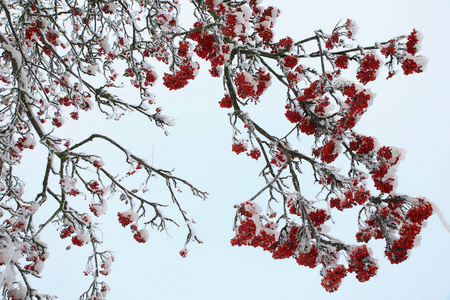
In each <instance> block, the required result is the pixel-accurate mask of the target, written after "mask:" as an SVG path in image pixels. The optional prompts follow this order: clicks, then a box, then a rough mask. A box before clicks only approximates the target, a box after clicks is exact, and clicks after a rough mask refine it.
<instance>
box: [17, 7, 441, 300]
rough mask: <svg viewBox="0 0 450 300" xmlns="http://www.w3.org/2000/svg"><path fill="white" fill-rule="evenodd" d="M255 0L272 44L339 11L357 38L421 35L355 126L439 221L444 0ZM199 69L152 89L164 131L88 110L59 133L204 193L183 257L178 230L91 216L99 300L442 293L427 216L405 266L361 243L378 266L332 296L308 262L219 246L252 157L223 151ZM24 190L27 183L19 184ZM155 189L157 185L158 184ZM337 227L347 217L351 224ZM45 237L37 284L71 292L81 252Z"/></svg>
mask: <svg viewBox="0 0 450 300" xmlns="http://www.w3.org/2000/svg"><path fill="white" fill-rule="evenodd" d="M181 2H182V5H184V6H187V5H189V4H188V3H185V1H181ZM362 3H367V4H362ZM263 5H265V6H269V5H275V6H277V7H278V8H280V9H281V11H282V13H281V16H280V17H279V19H278V22H277V26H276V29H275V30H276V34H277V35H276V38H275V39H279V38H282V37H284V36H286V35H289V36H291V37H292V38H293V39H294V40H300V39H302V38H305V37H309V36H311V34H312V33H313V31H314V30H316V29H323V30H324V31H325V32H329V31H331V30H332V28H333V27H334V25H335V24H336V23H337V22H338V21H339V20H346V19H347V18H351V19H353V20H354V21H355V22H356V23H357V24H358V25H359V32H358V35H357V39H358V42H359V43H360V44H361V45H372V44H373V43H374V42H383V41H386V40H388V39H390V38H392V37H395V36H398V35H401V34H409V33H410V32H411V30H412V29H413V28H416V29H418V30H420V31H421V32H422V34H423V36H424V39H423V41H422V50H421V52H420V54H422V55H424V56H426V57H428V58H429V62H428V66H427V69H426V71H425V72H424V73H422V74H418V75H417V74H416V75H411V76H408V77H406V76H403V75H398V76H395V77H394V78H392V79H390V80H388V81H385V80H379V81H380V82H373V83H369V84H368V85H367V87H368V88H370V89H371V90H372V92H373V93H376V98H375V100H374V103H373V105H372V106H371V107H370V108H369V111H368V112H367V113H366V115H365V116H364V117H363V118H362V119H361V121H360V123H359V124H358V125H357V127H356V131H357V132H359V133H362V134H365V135H371V136H375V137H377V138H378V141H379V142H380V144H382V145H390V146H396V147H399V148H403V149H406V151H407V155H406V158H405V159H404V160H403V162H402V163H401V165H400V166H399V168H398V173H397V174H398V179H399V185H398V187H397V192H398V193H401V194H407V195H410V196H425V197H427V198H428V199H429V200H430V201H432V202H434V203H435V204H436V205H437V206H438V207H439V209H440V210H441V212H442V214H443V215H444V216H445V217H446V218H447V220H450V204H449V203H450V201H449V196H448V186H449V184H448V179H449V178H450V163H449V160H448V156H449V155H448V154H449V146H450V135H449V133H448V129H449V128H450V118H449V117H448V111H449V108H450V104H449V103H450V96H449V95H448V85H449V83H450V81H449V76H448V71H449V69H450V68H449V67H450V65H449V60H448V54H447V53H446V51H448V50H449V49H450V42H449V39H448V34H449V33H448V31H449V29H450V19H449V18H448V14H449V12H450V1H449V0H433V1H425V0H423V1H417V0H416V1H403V0H394V1H392V0H378V1H360V0H359V1H357V0H355V1H350V0H342V1H335V0H322V1H320V3H319V2H314V1H294V0H278V1H274V0H273V1H270V0H265V1H264V2H263ZM188 27H189V26H188ZM161 74H162V73H161ZM208 74H209V73H208V72H207V68H205V67H204V68H202V69H201V70H200V74H199V76H198V78H197V79H196V80H195V81H194V82H192V83H190V84H189V85H188V86H187V87H186V88H185V89H183V90H181V91H179V92H169V91H167V90H166V89H164V88H161V87H156V88H155V94H156V95H157V103H158V105H159V106H162V107H163V109H164V113H165V114H167V115H172V116H174V117H175V118H176V119H177V125H176V126H174V127H172V128H169V131H170V134H169V136H168V137H166V136H165V135H164V134H163V132H162V131H161V130H160V129H158V128H155V127H154V126H153V125H152V124H149V123H147V122H146V121H145V120H144V119H139V118H136V117H134V116H125V117H124V118H123V120H122V121H121V122H119V123H118V122H114V121H103V120H100V119H96V120H89V113H88V114H82V115H81V116H80V121H79V123H77V124H76V126H73V127H71V128H70V131H71V134H73V135H74V136H79V137H86V136H87V135H88V133H89V132H90V131H97V132H101V133H105V134H108V135H110V136H111V137H113V136H114V137H115V138H116V140H119V141H121V142H122V143H124V144H125V145H126V146H127V148H128V149H130V150H133V151H135V152H136V154H138V155H140V156H142V157H144V158H146V159H147V161H149V162H151V161H152V162H153V164H154V165H155V166H156V167H161V168H166V169H171V168H176V170H175V171H176V174H177V175H178V176H180V177H183V178H187V179H189V180H190V181H191V182H192V183H193V184H195V185H196V186H197V187H199V188H200V189H203V190H206V191H208V192H209V193H210V196H209V199H208V200H207V201H206V202H202V201H201V200H199V199H195V198H192V197H188V194H189V191H188V190H186V191H185V192H184V194H186V195H183V196H185V197H184V198H183V204H184V205H185V207H186V208H187V210H188V213H189V214H190V216H192V217H194V218H195V220H196V221H197V223H198V224H197V232H198V234H199V236H200V237H201V238H202V239H203V240H204V244H203V245H199V246H197V245H191V246H190V247H189V248H190V252H189V254H188V256H187V257H186V258H184V259H183V258H181V257H180V256H179V255H178V251H180V250H181V248H182V247H183V244H184V238H185V237H184V234H185V230H184V229H185V228H176V227H172V228H171V230H170V234H171V238H170V237H167V235H165V234H164V233H158V232H150V239H149V241H148V242H147V243H146V244H144V245H142V244H138V243H136V242H135V241H134V240H133V238H132V235H131V234H130V231H129V229H123V228H122V227H121V226H120V225H119V224H118V222H117V221H116V213H117V211H122V210H124V207H121V206H120V205H114V204H111V205H110V209H109V214H108V215H107V216H105V217H102V218H101V219H100V220H99V222H101V223H104V224H105V229H104V238H105V247H104V248H105V249H111V250H114V251H115V253H116V261H115V263H114V264H113V266H112V272H111V274H110V275H109V276H108V277H106V278H105V281H106V282H107V283H108V284H109V285H110V286H111V288H112V289H111V293H110V296H109V297H108V298H109V299H157V298H159V299H215V300H230V299H245V298H248V299H275V298H277V299H400V300H401V299H408V300H414V299H417V300H419V299H436V300H441V299H447V300H448V299H450V284H449V283H450V275H449V270H450V257H449V253H450V250H449V249H450V234H449V233H448V232H447V231H446V230H445V228H444V227H443V225H442V224H441V223H440V222H439V219H438V218H437V217H436V215H433V216H432V217H430V219H429V221H428V224H427V227H426V228H425V229H424V230H423V231H422V241H421V245H420V246H419V247H418V248H415V249H413V251H412V254H411V257H410V258H409V259H408V260H407V261H406V262H403V263H401V264H400V265H391V264H390V263H389V262H388V261H387V260H386V259H385V258H384V256H383V245H382V244H381V243H378V244H377V243H373V244H372V246H373V251H374V256H375V257H376V258H378V263H379V265H380V269H379V270H378V275H377V276H376V277H374V278H372V279H371V280H369V281H368V282H366V283H359V282H358V281H357V280H356V279H355V278H354V276H353V274H349V275H348V276H347V277H346V278H344V280H343V283H342V285H341V287H340V289H339V290H338V291H337V292H335V293H333V294H329V293H327V292H325V291H324V289H323V288H322V287H321V285H320V280H321V277H320V275H319V267H318V268H316V269H314V270H311V269H308V268H305V267H300V266H298V265H297V263H296V262H295V261H294V260H293V259H289V260H277V261H275V260H273V259H272V258H271V255H270V254H269V253H266V252H263V251H262V250H261V249H255V248H250V247H241V248H238V247H231V245H230V242H229V240H230V238H232V237H233V232H232V224H233V218H234V213H235V211H234V209H233V205H235V204H236V203H241V202H243V201H246V200H248V198H250V197H251V196H252V195H253V194H254V193H256V192H257V191H258V190H259V189H260V188H261V187H262V186H263V184H264V183H263V180H262V179H261V178H259V177H258V173H259V171H260V168H261V167H262V165H261V163H262V162H260V163H258V162H256V161H254V160H251V159H249V158H247V157H246V156H245V157H244V155H243V154H242V155H240V156H236V154H235V153H233V152H231V137H232V131H231V128H230V126H229V122H228V116H227V113H228V111H227V110H224V109H222V108H220V107H219V106H218V104H217V102H218V101H219V100H220V99H221V98H222V96H223V92H222V90H223V89H222V83H221V81H220V80H219V79H211V78H209V76H208ZM383 74H384V73H383ZM264 102H266V104H264ZM284 104H285V91H284V90H283V89H282V88H279V87H277V86H274V87H273V88H272V89H270V90H269V91H268V93H267V95H266V96H265V97H263V98H262V99H261V107H260V109H261V111H260V112H259V113H258V117H259V118H261V119H263V118H266V120H269V121H273V123H274V124H276V123H277V122H278V120H281V121H279V122H285V119H284V109H283V107H284ZM271 105H272V106H271ZM272 107H273V109H272ZM277 107H279V109H278V110H277ZM264 109H266V110H264ZM257 121H258V120H257ZM261 121H263V120H261ZM264 122H265V121H264ZM69 123H70V122H69ZM80 124H83V126H80ZM66 130H67V129H66ZM274 130H276V128H275V129H274ZM61 132H62V131H61ZM35 153H37V152H33V153H32V152H27V153H25V155H24V164H25V163H27V162H29V163H30V162H31V161H36V160H39V159H38V157H37V155H38V154H35ZM115 154H117V153H109V155H110V157H107V158H105V162H106V163H109V162H108V158H109V159H113V160H114V155H115ZM27 155H28V156H27ZM33 155H35V156H33ZM44 157H45V155H44ZM119 159H123V157H119ZM110 161H111V160H110ZM39 181H40V180H39ZM39 183H40V182H37V184H39ZM33 185H34V183H33V182H29V184H28V186H29V188H30V189H32V188H33ZM160 187H161V190H163V185H161V186H160ZM305 188H307V186H305ZM150 192H152V193H153V194H152V196H151V197H153V199H156V198H158V197H166V196H167V195H166V194H165V193H163V192H159V190H158V189H156V188H155V190H154V191H150ZM80 201H81V200H80ZM349 222H353V223H356V219H353V220H349ZM56 234H57V233H54V232H53V233H52V232H50V233H48V234H46V238H47V239H48V240H49V241H50V242H49V244H50V246H51V250H50V252H51V253H50V260H49V261H48V263H47V264H46V268H45V269H44V271H43V273H42V275H43V277H44V278H43V279H42V280H40V283H39V286H41V287H42V291H48V292H50V293H54V294H57V295H59V296H60V299H76V298H77V297H78V295H79V294H81V293H82V292H83V291H84V289H86V288H87V285H88V284H89V281H88V280H89V279H87V278H84V277H83V276H82V270H83V268H84V265H85V259H86V255H88V254H89V253H88V250H89V249H83V248H78V247H76V248H72V250H69V251H66V250H65V247H66V246H67V241H60V240H59V239H58V238H55V237H56ZM352 234H354V233H352ZM62 266H63V267H62Z"/></svg>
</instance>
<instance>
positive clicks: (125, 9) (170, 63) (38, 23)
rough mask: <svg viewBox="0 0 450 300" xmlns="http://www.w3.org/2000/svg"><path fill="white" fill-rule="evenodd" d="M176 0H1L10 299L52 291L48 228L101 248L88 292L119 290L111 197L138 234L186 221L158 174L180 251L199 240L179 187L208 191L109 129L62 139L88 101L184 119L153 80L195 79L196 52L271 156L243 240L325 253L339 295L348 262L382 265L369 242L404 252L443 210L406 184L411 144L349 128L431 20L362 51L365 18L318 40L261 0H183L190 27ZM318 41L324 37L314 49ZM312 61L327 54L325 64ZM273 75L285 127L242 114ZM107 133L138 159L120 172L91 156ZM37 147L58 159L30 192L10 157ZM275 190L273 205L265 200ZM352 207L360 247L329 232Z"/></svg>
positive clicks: (412, 56)
mask: <svg viewBox="0 0 450 300" xmlns="http://www.w3.org/2000/svg"><path fill="white" fill-rule="evenodd" d="M180 2H181V1H179V0H167V1H81V2H80V1H73V0H68V1H60V0H56V1H28V2H27V1H18V2H17V1H2V2H0V16H1V19H2V20H3V21H2V22H3V23H2V27H1V28H0V51H1V55H0V95H1V99H2V100H1V102H0V148H1V154H0V208H1V214H0V215H1V216H0V218H1V219H2V223H1V231H0V235H1V239H0V240H1V243H0V272H1V273H2V274H9V275H8V276H4V277H3V281H2V282H1V285H2V286H1V288H2V293H3V295H5V296H6V297H7V298H8V299H38V298H39V299H41V298H42V297H44V298H45V297H46V298H47V299H50V298H51V297H50V296H41V295H40V294H38V293H37V292H36V290H35V289H34V288H33V287H31V286H30V281H28V280H27V278H28V277H29V276H36V277H37V276H39V275H40V273H41V271H42V268H43V266H44V262H45V260H46V259H47V257H48V246H47V245H46V244H45V243H43V242H41V241H40V239H39V238H40V235H41V233H42V231H43V230H47V229H48V228H50V227H51V224H56V225H57V228H58V232H59V233H58V235H59V236H60V237H61V239H64V240H65V241H69V243H70V244H71V245H75V246H79V247H84V248H87V247H90V249H92V253H91V255H90V256H89V257H88V259H87V265H86V271H85V275H90V276H92V284H91V285H90V286H89V287H88V289H87V291H86V292H85V293H83V294H82V295H81V299H105V298H106V296H107V293H108V291H109V286H108V285H107V284H106V283H105V282H103V281H102V278H103V277H102V276H106V275H108V274H109V273H110V271H111V263H112V261H113V256H112V255H111V252H109V251H103V250H100V248H101V244H102V242H101V238H100V236H101V235H100V232H99V230H100V227H99V224H98V223H97V217H100V216H102V215H103V214H107V213H108V205H107V201H118V202H120V203H121V204H122V205H123V206H124V208H123V209H122V211H119V212H117V211H116V212H112V213H113V214H115V215H116V216H117V221H118V225H119V227H120V225H122V227H124V228H123V230H128V228H129V229H130V231H131V235H132V237H133V238H134V239H135V240H136V242H138V243H145V242H147V241H148V240H149V238H150V234H151V231H149V230H150V229H152V228H153V229H157V230H166V228H167V225H166V224H167V223H168V222H171V223H175V224H178V223H177V221H176V219H177V217H176V216H173V217H172V216H166V215H165V213H164V211H165V209H164V207H165V206H164V205H163V204H162V203H159V202H152V201H150V200H149V199H148V198H147V197H146V194H145V193H146V192H147V191H148V190H149V189H148V188H147V184H148V182H149V181H150V180H155V178H160V179H162V180H163V181H164V182H165V185H166V188H167V189H168V190H169V194H170V200H171V203H173V204H174V207H176V208H177V210H178V212H179V215H178V218H181V219H182V220H183V222H184V223H185V224H186V225H187V231H188V232H187V236H186V243H185V246H184V247H183V248H182V250H181V251H180V252H179V253H180V255H181V256H182V257H185V256H186V254H187V252H188V249H187V247H186V246H187V245H188V244H189V242H192V241H196V242H199V243H200V242H201V241H200V240H199V239H198V237H197V236H196V233H195V230H194V228H193V223H194V222H193V221H191V220H190V218H189V217H188V215H187V213H186V212H185V210H184V209H183V208H182V201H181V199H179V196H178V194H177V193H175V191H177V190H179V186H180V185H184V186H186V187H187V188H188V189H190V190H191V191H192V193H193V195H194V196H198V197H200V198H202V199H205V198H206V195H207V194H206V193H205V192H202V191H201V190H199V189H197V188H196V187H195V186H193V185H192V184H191V183H190V182H188V181H187V180H185V179H182V178H179V177H176V176H175V175H174V174H173V173H172V172H171V171H167V170H164V169H158V168H155V167H153V166H152V165H150V164H148V163H147V162H146V161H145V160H144V159H142V158H140V157H138V156H136V155H134V154H132V153H131V152H130V151H129V150H128V149H127V148H126V147H124V146H123V145H121V144H119V143H118V142H116V141H115V140H114V139H113V138H111V137H108V136H104V135H100V134H97V133H95V132H91V133H90V135H89V136H87V137H86V138H85V139H82V140H76V141H72V140H71V139H70V137H64V136H58V135H57V134H58V133H59V132H60V129H59V128H64V127H65V126H67V123H69V122H68V120H70V122H81V120H82V119H83V117H88V116H89V113H88V112H89V111H91V110H97V111H100V112H101V113H103V114H104V115H105V116H106V117H107V118H108V119H113V120H120V118H121V117H122V116H123V115H124V114H125V113H135V114H140V115H142V116H144V117H145V118H147V119H148V120H150V121H151V122H154V124H155V125H156V126H158V127H161V128H163V129H164V128H165V127H166V126H172V125H174V124H173V118H171V117H168V116H165V115H162V114H161V111H162V108H160V107H153V105H154V104H155V97H154V95H153V94H152V93H151V91H152V89H153V87H154V86H155V84H157V83H158V82H161V83H162V84H163V85H164V86H165V87H167V88H168V89H169V90H179V89H182V88H184V87H185V86H187V85H188V84H189V82H191V81H192V80H194V79H195V78H196V76H197V73H198V72H199V68H200V67H199V66H200V65H199V63H198V61H199V60H205V61H207V62H208V63H209V64H210V66H211V68H210V70H209V73H210V75H211V77H219V78H222V80H223V86H224V91H223V92H221V93H220V94H219V95H218V97H217V99H220V97H221V96H220V95H222V99H221V100H220V102H219V105H218V106H220V107H222V108H227V109H230V111H231V113H229V116H230V123H231V126H232V132H233V136H232V146H231V150H232V151H233V152H235V153H236V154H241V153H244V152H246V154H247V156H248V157H249V159H254V160H257V161H258V162H257V163H259V164H261V165H262V171H261V173H260V174H261V176H262V177H264V183H263V185H262V187H261V188H260V189H259V191H257V193H256V194H255V196H254V197H252V198H251V199H250V200H249V201H245V202H244V201H240V202H242V204H239V205H237V206H236V208H237V212H236V219H235V226H234V227H235V233H236V235H235V237H234V238H232V240H231V243H232V245H237V246H253V247H258V248H262V249H263V250H264V251H268V252H270V253H271V255H272V257H273V258H274V259H286V258H294V259H295V260H296V261H297V263H298V264H299V265H301V266H307V267H309V268H315V267H317V266H319V265H320V266H321V268H322V269H321V271H320V273H321V275H322V276H323V279H322V286H323V287H324V288H325V289H326V290H327V291H329V292H333V291H335V290H337V288H338V287H339V285H340V284H341V281H342V279H343V278H344V277H345V276H346V275H348V273H355V275H356V278H357V279H358V280H359V281H366V280H368V279H369V278H371V277H373V276H374V275H375V274H376V271H377V269H378V266H377V265H376V260H375V259H374V258H373V257H372V253H371V252H370V250H369V248H368V247H367V245H366V244H367V243H368V242H369V241H370V240H371V239H372V238H374V239H384V240H385V242H386V250H385V255H386V256H387V258H388V259H389V260H390V261H391V262H392V263H399V262H402V261H404V260H406V259H407V257H408V254H409V251H410V250H411V248H412V247H413V246H414V241H415V239H416V237H417V236H418V234H419V233H420V232H421V229H422V227H423V225H424V223H425V221H426V219H428V218H429V217H430V215H431V214H432V212H433V211H432V207H431V204H430V203H429V202H427V201H426V200H425V199H423V198H413V197H409V196H405V195H400V194H398V193H396V192H395V186H396V180H397V179H396V177H395V174H394V173H395V169H396V167H397V165H398V163H399V162H400V159H401V158H402V154H401V153H400V151H398V150H397V149H395V148H394V147H387V146H380V145H378V144H377V142H376V140H375V139H374V138H373V137H368V136H364V135H362V134H357V133H356V132H354V130H353V129H354V127H355V125H356V123H357V122H358V120H359V119H360V118H361V117H363V115H364V114H365V112H366V111H367V109H368V107H369V105H370V104H371V102H372V101H373V95H372V94H371V93H370V91H369V90H368V88H365V86H370V83H371V82H372V81H374V80H378V74H379V73H380V72H383V71H384V68H385V67H386V69H387V72H388V73H387V77H388V78H390V77H392V76H394V75H395V74H397V73H398V70H400V69H402V70H403V73H404V74H405V75H410V74H413V73H421V72H423V70H424V68H425V62H426V60H425V59H424V58H423V57H421V56H419V55H418V52H419V50H420V39H421V35H420V32H418V31H417V30H415V29H414V30H413V31H412V32H411V33H410V34H409V35H408V36H400V37H395V38H390V39H388V40H387V41H386V42H383V43H380V44H378V45H377V46H369V47H364V46H358V47H353V46H351V42H352V41H353V40H354V39H355V35H356V29H357V26H356V25H355V23H354V22H353V21H352V20H347V21H345V22H344V23H342V24H337V25H336V26H335V28H333V29H331V30H330V31H328V32H327V31H325V30H317V31H315V32H313V33H312V35H311V36H310V37H306V38H305V37H288V36H285V37H282V38H280V39H276V36H275V34H274V29H275V27H276V21H277V17H278V16H279V14H280V10H279V9H278V8H276V7H274V6H267V7H264V6H263V5H262V2H263V1H262V0H248V1H246V0H242V1H222V0H206V1H199V0H194V1H183V5H184V4H186V5H191V6H192V7H193V9H194V14H193V16H194V18H195V21H194V23H193V24H180V23H179V22H180V20H181V18H179V14H180V12H181V5H180V4H181V3H180ZM310 45H313V46H312V47H316V49H314V50H313V51H309V50H306V49H310V48H311V47H310ZM306 46H308V47H306ZM380 57H381V58H380ZM306 58H308V59H316V60H317V61H318V64H317V65H318V66H319V68H318V69H315V67H313V66H312V65H311V66H310V65H308V63H309V61H308V60H307V59H306ZM384 59H385V61H384ZM152 63H156V64H152ZM153 65H157V66H161V67H158V68H155V67H154V66H153ZM351 66H353V67H354V68H356V69H357V71H356V73H355V74H354V76H353V77H351V78H345V79H344V78H343V76H342V73H343V71H342V70H343V69H347V70H351V69H352V68H351ZM119 79H120V80H119ZM121 80H123V81H124V82H123V84H122V83H120V81H121ZM272 82H277V83H280V84H281V85H282V86H284V87H285V88H286V91H285V92H283V93H282V94H283V95H286V103H285V104H283V106H284V107H285V109H286V111H285V113H284V116H283V115H280V116H272V115H271V118H279V119H277V120H279V123H280V124H285V125H286V126H288V127H289V129H288V130H287V131H286V133H285V134H283V135H279V136H278V135H276V134H274V133H273V132H272V130H271V128H263V127H262V126H261V125H260V123H259V122H258V121H259V120H254V119H252V117H251V116H250V115H249V114H248V113H244V112H243V111H242V109H243V108H244V107H245V106H246V105H254V104H258V103H259V102H260V101H267V100H266V99H265V98H264V94H265V93H266V91H267V90H268V89H269V88H271V85H272ZM357 82H359V83H361V84H362V85H363V86H361V85H360V84H359V83H357ZM123 85H125V86H126V87H127V88H133V89H136V90H137V91H139V95H140V98H139V99H138V101H136V99H122V98H120V97H119V96H117V95H116V94H115V91H116V89H117V88H119V87H122V86H123ZM223 95H225V96H223ZM255 109H258V107H255ZM270 113H271V112H270ZM286 118H287V121H286V120H285V119H286ZM283 122H285V123H283ZM165 133H166V131H165ZM302 135H308V136H310V138H311V139H313V140H314V141H313V143H312V145H310V146H311V150H308V151H306V152H301V151H299V150H296V149H305V148H304V145H301V146H302V147H299V146H300V145H299V144H298V140H299V139H298V138H299V137H301V136H302ZM38 141H39V143H38ZM99 143H102V145H103V146H104V145H107V146H109V147H110V149H111V151H116V152H117V155H118V157H121V158H122V159H123V163H124V164H125V166H126V167H125V169H128V170H129V171H128V172H125V173H124V174H112V173H111V171H110V166H109V165H108V162H107V161H103V159H102V158H101V156H100V155H99V154H98V153H94V152H91V153H86V152H85V150H86V147H85V146H86V145H88V144H99ZM35 148H41V149H44V150H45V151H47V153H48V159H47V162H46V164H45V172H44V174H42V180H41V181H42V190H41V192H40V193H39V194H37V195H36V196H35V197H34V199H33V198H30V197H29V196H28V195H25V194H24V183H23V182H22V181H21V179H20V178H19V177H17V176H16V175H15V174H16V173H15V168H16V166H18V165H19V164H20V163H21V157H22V155H27V154H28V153H27V152H29V151H35V150H33V149H35ZM339 160H348V163H349V167H348V170H347V172H346V173H343V172H341V171H339V170H338V169H337V168H335V167H333V166H332V163H334V162H335V161H339ZM56 166H57V167H56ZM307 167H309V168H310V169H311V171H312V172H313V177H314V181H315V183H316V185H317V186H319V190H320V193H319V195H318V196H317V197H318V198H317V199H308V197H307V196H306V195H303V194H302V190H301V189H300V174H301V173H302V168H307ZM139 176H141V177H139ZM128 178H132V179H135V181H136V180H137V178H140V179H141V180H142V184H141V185H139V187H138V188H131V187H129V186H128V185H127V184H126V183H127V180H126V179H128ZM369 178H371V179H372V181H373V184H374V185H373V188H372V187H369V184H371V182H370V180H368V179H369ZM58 183H59V184H58ZM267 192H268V194H269V195H270V197H269V200H268V203H267V205H265V206H261V207H267V212H266V213H264V212H263V211H262V209H261V208H260V206H259V205H258V204H257V203H256V202H257V199H258V201H261V202H262V201H263V200H260V199H262V198H263V197H264V195H266V194H267ZM75 197H77V198H79V199H81V198H84V199H87V200H89V201H86V202H85V203H86V205H85V209H84V210H83V209H79V208H75V207H73V206H72V202H71V200H70V199H71V198H75ZM317 200H319V201H317ZM49 202H52V203H55V204H56V206H57V207H58V208H57V209H56V211H53V212H49V214H48V220H47V221H45V222H44V223H43V224H34V220H35V218H33V215H34V214H35V213H36V212H37V211H40V208H41V207H42V206H43V205H44V204H45V203H49ZM347 209H359V214H358V216H359V217H358V220H357V222H358V225H359V231H358V232H357V233H356V236H355V239H356V241H357V242H359V243H362V244H358V245H354V244H352V242H349V243H347V242H344V241H341V240H338V239H337V238H335V237H333V236H331V235H329V234H328V229H327V225H328V224H329V223H330V219H331V218H332V216H333V214H335V213H337V211H343V210H347ZM43 213H44V212H43ZM267 216H268V217H267ZM276 216H278V218H277V219H275V218H276ZM68 248H70V245H69V246H68ZM25 262H26V263H25ZM14 274H18V276H15V275H14Z"/></svg>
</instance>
